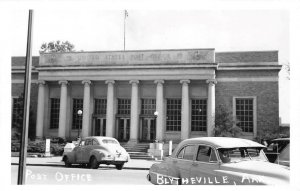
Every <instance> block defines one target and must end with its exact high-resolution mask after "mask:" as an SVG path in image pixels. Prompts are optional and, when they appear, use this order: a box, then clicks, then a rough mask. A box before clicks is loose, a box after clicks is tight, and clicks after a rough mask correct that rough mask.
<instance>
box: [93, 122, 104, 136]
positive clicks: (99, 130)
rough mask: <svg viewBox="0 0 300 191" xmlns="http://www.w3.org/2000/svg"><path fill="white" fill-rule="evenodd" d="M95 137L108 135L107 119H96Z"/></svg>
mask: <svg viewBox="0 0 300 191" xmlns="http://www.w3.org/2000/svg"><path fill="white" fill-rule="evenodd" d="M94 135H95V136H105V135H106V118H96V123H95V132H94Z"/></svg>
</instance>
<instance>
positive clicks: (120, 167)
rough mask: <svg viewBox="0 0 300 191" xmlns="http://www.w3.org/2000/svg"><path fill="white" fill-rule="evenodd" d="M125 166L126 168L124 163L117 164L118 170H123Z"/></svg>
mask: <svg viewBox="0 0 300 191" xmlns="http://www.w3.org/2000/svg"><path fill="white" fill-rule="evenodd" d="M123 166H124V163H122V164H116V169H118V170H122V169H123Z"/></svg>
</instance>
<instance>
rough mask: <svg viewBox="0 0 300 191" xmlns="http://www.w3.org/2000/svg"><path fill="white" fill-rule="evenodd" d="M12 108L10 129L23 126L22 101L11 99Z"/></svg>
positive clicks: (20, 99)
mask: <svg viewBox="0 0 300 191" xmlns="http://www.w3.org/2000/svg"><path fill="white" fill-rule="evenodd" d="M12 101H13V108H12V127H13V128H18V127H21V126H22V125H23V124H22V123H23V99H22V98H13V100H12Z"/></svg>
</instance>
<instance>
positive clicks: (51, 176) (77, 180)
mask: <svg viewBox="0 0 300 191" xmlns="http://www.w3.org/2000/svg"><path fill="white" fill-rule="evenodd" d="M147 173H148V171H147V170H130V169H123V170H117V169H114V168H99V169H96V170H93V169H85V168H79V167H78V168H65V167H55V166H52V167H47V166H27V171H26V177H27V178H26V184H106V185H109V184H110V185H117V184H129V185H132V184H134V185H146V184H148V185H149V184H150V183H149V182H148V181H147V179H146V175H147ZM17 175H18V165H12V166H11V181H12V182H11V184H12V185H15V184H17Z"/></svg>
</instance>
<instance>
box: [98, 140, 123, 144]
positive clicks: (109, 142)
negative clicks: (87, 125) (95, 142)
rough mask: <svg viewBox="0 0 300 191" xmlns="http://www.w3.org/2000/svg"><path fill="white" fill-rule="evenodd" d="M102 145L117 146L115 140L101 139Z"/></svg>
mask: <svg viewBox="0 0 300 191" xmlns="http://www.w3.org/2000/svg"><path fill="white" fill-rule="evenodd" d="M102 143H104V144H119V143H118V142H117V141H116V140H113V139H103V140H102Z"/></svg>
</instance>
